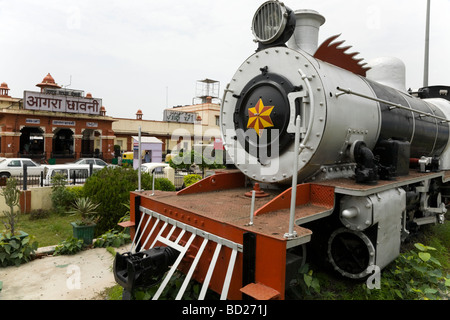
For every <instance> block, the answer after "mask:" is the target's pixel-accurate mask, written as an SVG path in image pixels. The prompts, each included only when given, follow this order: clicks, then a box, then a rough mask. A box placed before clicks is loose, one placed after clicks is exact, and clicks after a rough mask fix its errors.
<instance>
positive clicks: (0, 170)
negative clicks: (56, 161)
mask: <svg viewBox="0 0 450 320" xmlns="http://www.w3.org/2000/svg"><path fill="white" fill-rule="evenodd" d="M25 164H26V165H27V173H28V175H31V176H34V175H40V174H41V172H42V171H44V167H43V166H41V165H40V164H37V163H36V162H34V161H33V160H31V159H28V158H2V159H0V178H9V177H11V176H21V175H23V166H24V165H25Z"/></svg>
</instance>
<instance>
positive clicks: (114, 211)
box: [84, 167, 158, 235]
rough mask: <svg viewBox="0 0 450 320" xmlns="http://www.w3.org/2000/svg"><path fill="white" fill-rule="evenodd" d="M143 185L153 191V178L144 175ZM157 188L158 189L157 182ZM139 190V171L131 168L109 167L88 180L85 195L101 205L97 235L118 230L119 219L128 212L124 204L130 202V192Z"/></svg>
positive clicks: (142, 178)
mask: <svg viewBox="0 0 450 320" xmlns="http://www.w3.org/2000/svg"><path fill="white" fill-rule="evenodd" d="M157 180H158V179H157ZM141 184H142V188H144V189H147V190H151V188H152V181H151V177H150V176H149V175H148V174H143V175H142V176H141ZM155 187H158V185H157V184H156V182H155ZM137 188H138V174H137V171H136V170H133V168H129V167H107V168H104V169H103V170H101V171H97V172H95V173H94V174H93V175H92V176H91V177H89V178H88V179H87V180H86V183H85V184H84V194H85V195H87V196H89V197H90V198H91V199H92V200H93V201H95V202H96V203H99V204H100V205H99V206H98V208H97V212H98V218H99V219H98V221H97V226H96V234H97V235H99V234H103V233H105V232H107V231H108V230H112V229H116V228H117V223H118V221H119V219H120V218H121V217H123V216H124V215H126V213H127V211H128V210H127V208H126V207H125V206H124V205H123V203H127V202H128V201H129V200H130V192H131V191H135V190H137Z"/></svg>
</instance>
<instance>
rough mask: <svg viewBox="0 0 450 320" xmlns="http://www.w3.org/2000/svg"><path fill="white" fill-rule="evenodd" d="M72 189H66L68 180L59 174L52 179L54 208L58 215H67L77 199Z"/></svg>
mask: <svg viewBox="0 0 450 320" xmlns="http://www.w3.org/2000/svg"><path fill="white" fill-rule="evenodd" d="M70 189H72V188H67V187H66V178H65V177H64V175H62V174H60V173H57V174H55V175H54V176H53V177H52V195H51V199H52V206H53V209H54V211H55V212H56V213H58V214H65V213H67V211H68V209H69V207H70V206H71V205H72V203H73V201H74V200H75V199H76V197H75V192H73V191H71V190H70Z"/></svg>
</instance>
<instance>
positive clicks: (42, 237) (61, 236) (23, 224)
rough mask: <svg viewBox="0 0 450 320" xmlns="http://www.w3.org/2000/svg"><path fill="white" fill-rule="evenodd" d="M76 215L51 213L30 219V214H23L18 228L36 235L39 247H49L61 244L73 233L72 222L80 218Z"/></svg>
mask: <svg viewBox="0 0 450 320" xmlns="http://www.w3.org/2000/svg"><path fill="white" fill-rule="evenodd" d="M78 219H79V217H77V216H74V215H57V214H54V213H51V214H50V216H49V217H47V218H44V219H38V220H30V215H28V214H25V215H21V216H20V218H19V223H18V225H17V227H16V229H17V230H21V231H24V232H26V233H28V234H29V235H32V236H35V238H36V241H37V242H38V244H39V247H47V246H53V245H57V244H59V243H60V242H61V241H63V240H66V239H67V238H68V237H70V236H72V235H73V232H72V225H71V224H70V223H71V222H74V221H76V220H78Z"/></svg>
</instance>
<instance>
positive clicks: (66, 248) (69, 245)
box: [53, 237, 84, 256]
mask: <svg viewBox="0 0 450 320" xmlns="http://www.w3.org/2000/svg"><path fill="white" fill-rule="evenodd" d="M83 244H84V241H83V239H76V238H74V237H69V238H67V239H66V240H64V241H62V242H61V243H60V244H58V245H57V246H56V247H55V252H54V253H53V255H55V256H59V255H72V254H75V253H77V252H80V251H81V250H83Z"/></svg>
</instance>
